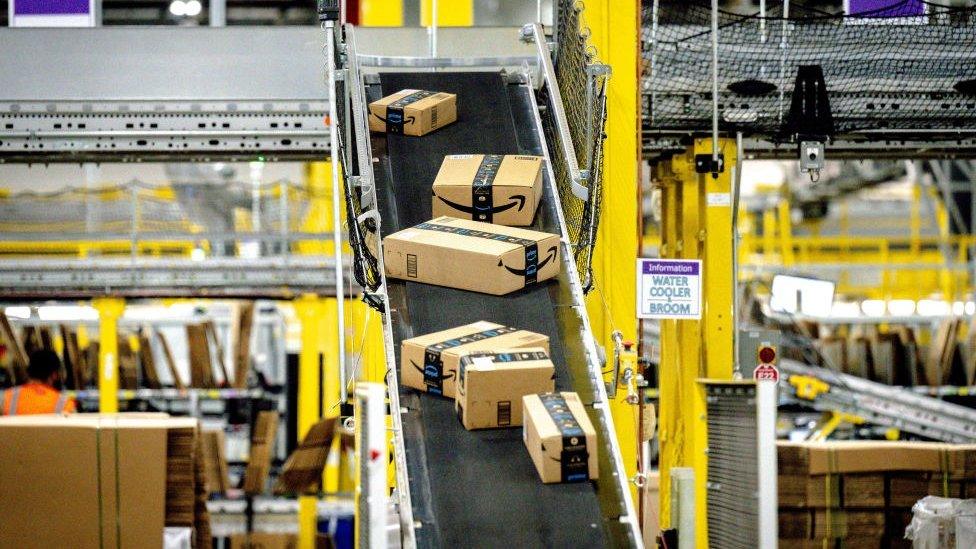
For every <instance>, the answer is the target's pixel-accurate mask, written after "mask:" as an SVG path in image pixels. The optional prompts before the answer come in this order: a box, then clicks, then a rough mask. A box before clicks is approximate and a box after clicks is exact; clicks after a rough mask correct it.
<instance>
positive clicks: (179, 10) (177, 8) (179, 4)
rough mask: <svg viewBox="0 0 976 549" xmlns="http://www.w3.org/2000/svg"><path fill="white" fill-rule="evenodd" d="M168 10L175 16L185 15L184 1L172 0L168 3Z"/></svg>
mask: <svg viewBox="0 0 976 549" xmlns="http://www.w3.org/2000/svg"><path fill="white" fill-rule="evenodd" d="M169 12H170V13H171V14H172V15H175V16H176V17H183V16H184V15H186V2H184V1H183V0H173V1H172V2H170V4H169Z"/></svg>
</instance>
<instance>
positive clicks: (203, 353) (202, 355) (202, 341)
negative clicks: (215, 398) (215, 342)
mask: <svg viewBox="0 0 976 549" xmlns="http://www.w3.org/2000/svg"><path fill="white" fill-rule="evenodd" d="M186 342H187V346H188V347H189V352H190V385H191V386H193V387H197V388H200V389H215V388H216V387H217V384H216V383H215V382H214V375H213V362H211V360H210V359H211V356H212V355H211V353H210V341H209V338H208V337H207V327H206V326H205V325H204V324H187V325H186Z"/></svg>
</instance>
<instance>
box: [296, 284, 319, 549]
mask: <svg viewBox="0 0 976 549" xmlns="http://www.w3.org/2000/svg"><path fill="white" fill-rule="evenodd" d="M294 303H295V313H296V314H297V315H298V320H299V321H300V322H301V323H302V338H301V340H302V348H301V350H300V352H299V355H298V406H297V409H298V417H297V418H296V422H297V427H298V441H299V442H300V441H301V440H302V439H303V438H304V437H305V434H306V433H308V430H309V429H310V428H311V427H312V425H314V424H315V422H316V421H318V420H319V417H320V415H319V398H320V388H319V376H320V373H321V368H320V362H319V361H320V357H321V341H322V317H323V311H322V306H321V300H320V299H319V297H318V296H317V295H315V294H306V295H303V296H301V297H300V298H298V299H296V300H295V302H294ZM317 502H318V498H317V497H316V496H307V495H305V496H299V498H298V547H299V549H314V547H315V538H316V530H317V525H316V522H317V516H318V513H317V511H316V505H317Z"/></svg>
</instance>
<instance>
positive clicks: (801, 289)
mask: <svg viewBox="0 0 976 549" xmlns="http://www.w3.org/2000/svg"><path fill="white" fill-rule="evenodd" d="M833 303H834V283H833V282H830V281H829V280H818V279H816V278H806V277H800V276H789V275H776V276H774V277H773V284H772V299H771V301H770V305H771V306H772V308H773V310H774V311H777V312H781V313H790V314H796V313H800V314H804V315H808V316H820V317H825V316H830V310H831V306H832V305H833Z"/></svg>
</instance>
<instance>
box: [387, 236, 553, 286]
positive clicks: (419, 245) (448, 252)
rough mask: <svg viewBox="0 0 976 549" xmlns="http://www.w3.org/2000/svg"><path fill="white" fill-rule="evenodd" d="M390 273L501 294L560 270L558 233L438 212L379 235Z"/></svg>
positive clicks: (427, 281)
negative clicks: (443, 215) (406, 227)
mask: <svg viewBox="0 0 976 549" xmlns="http://www.w3.org/2000/svg"><path fill="white" fill-rule="evenodd" d="M383 250H384V258H385V264H386V274H387V276H389V277H392V278H399V279H401V280H410V281H414V282H426V283H428V284H436V285H438V286H447V287H449V288H458V289H461V290H471V291H475V292H482V293H486V294H493V295H504V294H507V293H510V292H514V291H515V290H519V289H521V288H524V287H526V286H529V285H531V284H535V283H536V282H541V281H543V280H547V279H549V278H552V277H554V276H556V275H557V274H559V268H560V267H559V236H558V235H554V234H549V233H542V232H538V231H530V230H528V229H520V228H516V227H505V226H503V225H493V224H491V223H481V222H479V221H467V220H462V219H457V218H453V217H438V218H436V219H433V220H431V221H429V222H426V223H421V224H420V225H417V226H414V227H412V228H409V229H406V230H403V231H400V232H397V233H394V234H391V235H390V236H387V237H386V238H385V239H383Z"/></svg>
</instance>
